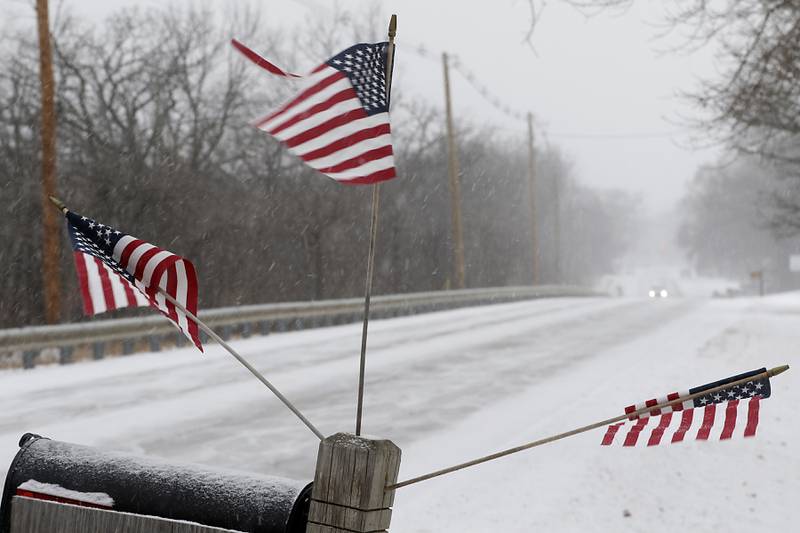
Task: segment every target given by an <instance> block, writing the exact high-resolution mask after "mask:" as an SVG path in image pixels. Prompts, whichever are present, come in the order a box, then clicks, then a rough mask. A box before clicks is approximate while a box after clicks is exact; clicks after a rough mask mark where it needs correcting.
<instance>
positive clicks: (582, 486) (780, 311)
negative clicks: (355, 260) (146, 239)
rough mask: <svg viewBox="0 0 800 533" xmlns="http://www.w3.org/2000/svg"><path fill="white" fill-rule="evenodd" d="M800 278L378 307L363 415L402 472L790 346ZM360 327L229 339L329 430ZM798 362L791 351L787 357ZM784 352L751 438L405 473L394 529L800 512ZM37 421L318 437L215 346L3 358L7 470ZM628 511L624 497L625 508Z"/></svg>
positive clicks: (214, 461) (83, 429)
mask: <svg viewBox="0 0 800 533" xmlns="http://www.w3.org/2000/svg"><path fill="white" fill-rule="evenodd" d="M799 318H800V297H798V296H787V297H776V298H767V299H764V300H762V301H759V300H744V299H743V300H734V301H701V300H689V299H686V300H682V299H674V300H658V301H649V300H634V299H599V298H598V299H571V298H563V299H549V300H536V301H530V302H521V303H512V304H503V305H496V306H487V307H478V308H468V309H460V310H454V311H446V312H440V313H432V314H425V315H419V316H414V317H405V318H398V319H392V320H382V321H374V322H371V324H370V340H369V347H370V350H369V353H368V364H367V389H366V402H365V409H364V413H365V414H364V417H365V418H364V430H365V432H367V433H369V434H373V435H381V436H386V437H389V438H391V439H392V440H394V441H395V442H396V443H397V444H398V445H399V446H400V447H401V448H402V449H403V462H402V467H401V473H400V477H401V479H404V478H407V477H411V476H413V475H416V474H420V473H424V472H426V471H428V470H431V469H436V468H439V467H443V466H449V465H450V464H453V463H456V462H459V461H461V460H464V459H470V458H473V457H475V456H477V455H483V454H485V453H487V452H492V451H496V450H498V449H501V448H505V447H508V446H513V445H516V444H520V443H523V442H526V441H528V440H532V439H535V438H538V437H542V436H547V435H549V434H551V433H555V432H560V431H563V430H566V429H571V428H572V427H575V426H578V425H583V424H584V423H588V422H593V421H595V420H597V419H602V418H607V417H609V416H613V415H615V414H617V413H618V412H619V411H620V409H621V408H622V407H623V406H624V405H627V404H629V403H632V402H634V401H639V400H642V399H644V398H646V397H651V396H653V395H655V394H659V393H665V392H668V391H671V390H673V389H675V388H685V387H687V386H694V385H698V384H700V383H704V382H707V381H712V380H714V379H718V378H720V377H723V376H725V375H729V374H733V373H737V372H740V371H744V370H750V369H752V368H757V367H760V366H764V365H766V366H774V365H777V364H781V363H789V364H792V363H793V362H796V361H797V351H796V349H797V346H800V328H798V327H797V326H796V324H797V323H798V319H799ZM359 335H360V327H359V326H358V325H348V326H339V327H333V328H325V329H315V330H308V331H301V332H293V333H284V334H278V335H272V336H269V337H262V338H252V339H248V340H242V341H237V342H236V343H235V345H236V347H237V348H238V349H239V350H240V351H241V353H242V354H243V355H245V357H247V358H248V359H249V360H250V361H251V362H252V363H253V364H254V365H255V366H256V367H257V368H259V369H260V370H261V371H262V372H264V374H265V375H266V376H267V377H268V378H269V379H270V380H271V381H272V382H273V383H274V384H275V385H276V386H278V387H279V388H280V389H281V390H282V391H283V392H284V393H285V394H286V395H287V396H288V397H289V398H290V399H292V400H293V401H294V402H295V404H296V405H297V406H298V407H299V408H300V409H302V410H303V411H304V413H305V414H306V415H307V416H308V417H309V418H310V419H311V420H312V421H313V422H314V423H315V424H316V425H317V426H318V427H319V428H320V429H321V430H322V432H323V433H333V432H335V431H340V430H346V431H350V430H352V427H353V425H354V413H355V386H356V382H357V371H358V347H359ZM798 370H800V369H798ZM798 370H794V371H792V372H789V373H787V374H784V375H782V376H781V377H780V378H778V379H776V381H775V383H774V385H773V388H774V396H775V398H774V399H771V400H769V401H767V402H765V405H764V410H763V416H762V425H761V427H760V428H759V436H758V437H757V438H756V439H751V440H748V441H741V440H738V441H732V442H726V443H695V442H692V443H687V444H685V445H680V446H678V445H676V446H660V447H657V448H654V449H644V450H640V449H636V450H628V449H618V448H615V449H607V448H601V447H600V446H598V443H599V440H600V438H601V435H602V432H593V433H589V434H586V435H583V436H578V437H574V438H572V439H568V440H567V441H562V442H560V443H556V444H552V445H549V446H546V447H543V448H539V449H537V450H532V451H529V452H525V453H522V454H517V455H514V456H511V457H508V458H505V459H502V460H500V461H496V462H493V463H489V464H486V465H482V466H478V467H476V468H474V469H471V470H467V471H463V472H459V473H456V474H453V475H451V476H449V477H445V478H440V479H435V480H430V481H427V482H424V483H421V484H419V485H414V486H411V487H407V488H403V489H400V491H399V492H398V495H397V499H396V503H395V514H394V519H393V527H392V530H393V531H398V532H428V531H430V532H434V531H436V532H440V531H476V532H481V531H504V532H505V531H507V532H515V531H519V532H523V531H524V532H527V531H535V530H548V531H582V532H585V531H648V532H650V531H652V532H661V531H664V532H667V531H669V532H673V531H679V530H697V531H723V530H724V531H750V530H753V529H756V528H759V527H763V526H764V525H767V526H769V527H771V528H773V529H774V530H775V531H788V530H791V528H792V527H793V525H794V522H796V521H797V519H798V518H800V513H799V512H798V511H797V510H795V509H794V508H793V507H792V505H791V503H792V502H793V501H795V500H796V499H797V497H798V496H799V495H800V458H797V457H796V456H797V455H798V452H799V451H800V447H798V443H797V439H796V436H797V435H798V434H799V433H800V431H798V424H797V416H795V414H794V412H795V409H794V407H795V406H796V405H800V390H798V387H797V384H798V381H800V379H799V378H800V375H798V376H797V377H796V376H795V373H796V372H797V371H798ZM25 431H33V432H36V433H40V434H43V435H47V436H51V437H53V438H57V439H59V440H66V441H71V442H80V443H83V444H90V445H95V446H100V447H103V448H107V449H116V450H122V451H132V452H137V453H144V454H149V455H154V456H160V457H166V458H173V459H179V460H183V461H193V462H200V463H205V464H209V465H216V466H224V467H229V468H235V469H239V470H251V471H258V472H263V473H268V474H273V475H282V476H287V477H294V478H298V479H310V478H311V476H312V474H313V468H314V460H315V457H316V444H317V443H316V439H315V438H314V436H313V435H312V434H311V433H310V432H309V431H308V430H307V429H306V428H305V427H304V426H302V425H301V424H300V423H299V422H298V421H297V420H296V419H294V418H293V416H292V415H291V413H289V411H288V410H286V409H285V408H284V407H283V406H282V405H281V404H280V403H279V402H278V401H277V400H276V399H274V398H273V397H271V396H270V394H269V391H267V390H266V389H265V388H264V387H263V386H262V385H261V384H260V383H258V382H257V381H256V380H254V379H253V378H252V377H251V376H250V375H249V374H248V373H247V371H246V370H244V369H243V368H241V367H240V366H239V365H238V363H236V362H235V361H234V360H233V359H232V358H230V356H228V355H227V354H225V353H224V352H223V351H222V350H221V349H220V348H219V347H217V346H213V345H209V346H208V350H207V354H206V355H200V354H199V353H197V352H196V351H193V350H190V349H184V350H175V351H170V352H164V353H158V354H147V355H137V356H131V357H127V358H118V359H112V360H106V361H101V362H91V363H83V364H75V365H70V366H66V367H41V368H36V369H34V370H28V371H5V372H0V479H2V477H4V475H5V469H6V468H7V466H8V464H9V463H10V461H11V458H12V457H13V454H14V453H15V452H16V443H17V440H18V439H19V436H20V435H21V434H22V433H23V432H25ZM625 515H629V516H625Z"/></svg>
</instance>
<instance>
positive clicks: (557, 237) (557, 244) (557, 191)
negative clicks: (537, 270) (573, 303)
mask: <svg viewBox="0 0 800 533" xmlns="http://www.w3.org/2000/svg"><path fill="white" fill-rule="evenodd" d="M553 209H554V219H553V248H554V250H555V253H554V254H553V255H554V257H555V260H554V263H555V282H556V283H561V282H562V276H561V177H560V176H559V175H558V174H556V176H555V180H554V181H553Z"/></svg>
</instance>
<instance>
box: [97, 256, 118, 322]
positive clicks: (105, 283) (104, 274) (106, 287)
mask: <svg viewBox="0 0 800 533" xmlns="http://www.w3.org/2000/svg"><path fill="white" fill-rule="evenodd" d="M94 263H95V264H96V265H97V272H98V274H99V275H100V284H101V285H102V287H103V299H104V300H105V301H106V310H107V311H113V310H114V309H116V308H117V302H116V301H115V300H114V289H112V288H111V280H110V279H108V270H106V268H105V265H104V264H103V262H102V261H101V260H100V259H98V258H97V257H95V258H94ZM114 275H115V276H116V274H114Z"/></svg>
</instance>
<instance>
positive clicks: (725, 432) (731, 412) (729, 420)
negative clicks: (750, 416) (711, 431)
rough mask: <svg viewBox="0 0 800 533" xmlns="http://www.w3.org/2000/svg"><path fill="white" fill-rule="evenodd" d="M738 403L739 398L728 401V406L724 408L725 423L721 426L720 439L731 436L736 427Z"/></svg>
mask: <svg viewBox="0 0 800 533" xmlns="http://www.w3.org/2000/svg"><path fill="white" fill-rule="evenodd" d="M738 405H739V400H733V401H731V402H728V407H726V408H725V423H724V425H723V426H722V435H720V437H719V438H720V440H726V439H730V438H731V437H732V436H733V429H734V428H735V427H736V408H737V406H738Z"/></svg>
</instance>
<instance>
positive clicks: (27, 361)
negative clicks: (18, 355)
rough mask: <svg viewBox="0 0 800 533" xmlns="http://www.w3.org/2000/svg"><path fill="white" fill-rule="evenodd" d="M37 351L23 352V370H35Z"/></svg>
mask: <svg viewBox="0 0 800 533" xmlns="http://www.w3.org/2000/svg"><path fill="white" fill-rule="evenodd" d="M36 355H37V353H36V351H34V350H25V351H24V352H22V368H26V369H28V368H33V367H35V366H36Z"/></svg>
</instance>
